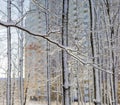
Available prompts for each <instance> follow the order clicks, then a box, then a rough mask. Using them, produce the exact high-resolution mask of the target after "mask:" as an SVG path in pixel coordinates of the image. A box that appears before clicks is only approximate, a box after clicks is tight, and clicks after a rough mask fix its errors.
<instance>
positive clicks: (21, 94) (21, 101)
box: [18, 0, 24, 105]
mask: <svg viewBox="0 0 120 105" xmlns="http://www.w3.org/2000/svg"><path fill="white" fill-rule="evenodd" d="M18 2H19V6H20V13H19V14H20V17H22V16H23V2H24V0H20V1H18ZM20 25H21V26H23V20H21V22H20ZM18 44H19V45H18V46H19V47H18V48H19V50H18V51H19V55H18V56H19V58H18V59H19V65H18V66H19V67H18V69H19V72H20V75H19V78H20V82H19V83H20V103H21V105H23V103H24V83H23V31H20V33H19V36H18Z"/></svg>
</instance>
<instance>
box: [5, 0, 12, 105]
mask: <svg viewBox="0 0 120 105" xmlns="http://www.w3.org/2000/svg"><path fill="white" fill-rule="evenodd" d="M10 21H11V0H7V22H8V23H9V22H10ZM7 56H8V70H7V101H6V102H7V105H11V29H10V27H8V28H7Z"/></svg>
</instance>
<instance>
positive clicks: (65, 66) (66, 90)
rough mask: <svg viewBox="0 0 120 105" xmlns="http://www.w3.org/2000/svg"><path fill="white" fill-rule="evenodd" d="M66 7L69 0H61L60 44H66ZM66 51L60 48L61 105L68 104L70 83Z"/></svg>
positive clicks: (67, 7)
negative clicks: (61, 72) (61, 74)
mask: <svg viewBox="0 0 120 105" xmlns="http://www.w3.org/2000/svg"><path fill="white" fill-rule="evenodd" d="M68 9H69V0H63V11H62V44H63V45H64V46H68ZM67 58H68V56H67V52H66V51H64V50H62V70H63V105H70V86H69V85H70V84H69V78H68V77H69V72H68V64H67V60H68V59H67Z"/></svg>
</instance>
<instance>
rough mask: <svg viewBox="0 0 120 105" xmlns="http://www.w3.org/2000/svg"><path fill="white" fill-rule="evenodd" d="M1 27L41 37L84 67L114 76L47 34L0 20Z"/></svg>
mask: <svg viewBox="0 0 120 105" xmlns="http://www.w3.org/2000/svg"><path fill="white" fill-rule="evenodd" d="M0 25H1V26H4V27H14V28H17V29H20V30H22V31H24V32H26V33H28V34H30V35H32V36H37V37H41V38H43V39H45V40H47V41H49V42H50V43H52V44H55V45H57V46H58V47H59V48H61V49H63V50H65V51H66V52H67V53H68V54H69V55H71V56H72V57H73V58H75V59H76V60H78V61H79V62H81V63H82V64H83V65H91V66H93V67H94V68H96V69H98V70H100V71H104V72H107V73H109V74H113V73H112V72H110V71H106V70H104V69H102V68H100V67H98V66H97V65H94V64H93V63H88V62H85V61H84V60H83V59H81V58H79V57H77V56H75V55H74V54H73V53H72V51H75V49H72V48H70V47H66V46H63V45H62V44H59V43H58V42H56V41H55V40H52V39H50V38H49V37H47V36H48V35H46V34H39V33H34V32H32V31H30V30H28V29H26V28H25V27H22V26H20V25H18V24H16V23H14V22H3V21H1V20H0ZM51 33H52V32H51ZM48 34H50V33H48Z"/></svg>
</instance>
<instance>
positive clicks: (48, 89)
mask: <svg viewBox="0 0 120 105" xmlns="http://www.w3.org/2000/svg"><path fill="white" fill-rule="evenodd" d="M48 6H49V0H45V8H46V10H48V9H49V8H48ZM45 18H46V34H48V28H49V16H48V14H47V13H45ZM49 50H50V44H49V42H48V41H47V102H48V103H47V104H48V105H51V97H50V56H49Z"/></svg>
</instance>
